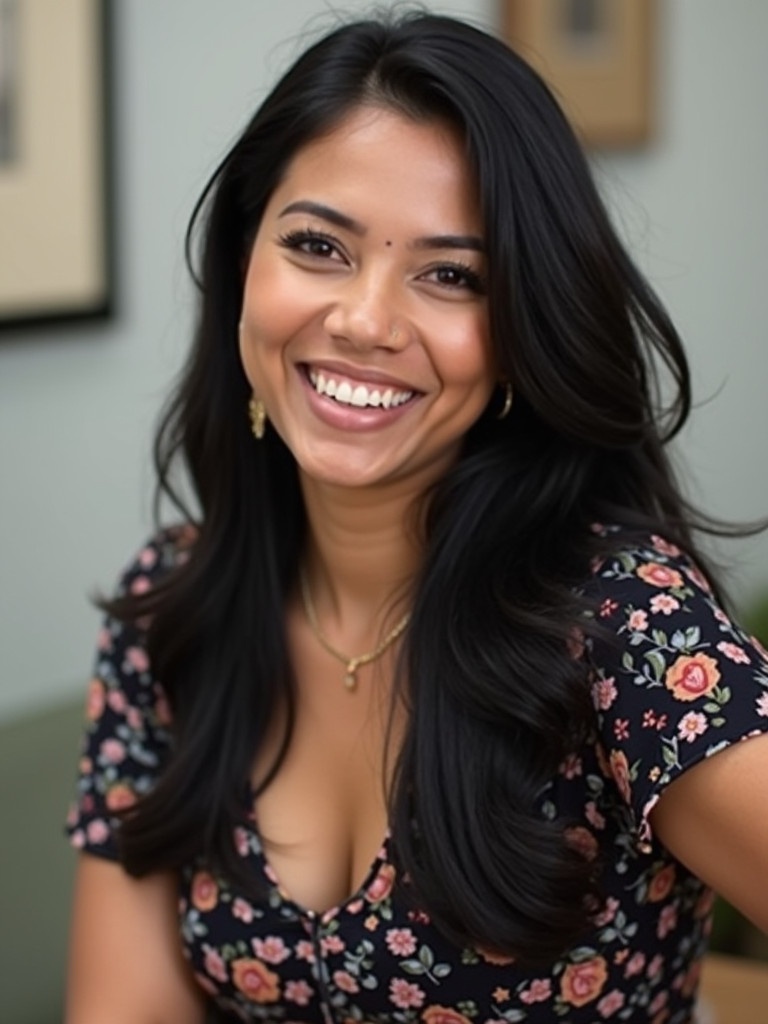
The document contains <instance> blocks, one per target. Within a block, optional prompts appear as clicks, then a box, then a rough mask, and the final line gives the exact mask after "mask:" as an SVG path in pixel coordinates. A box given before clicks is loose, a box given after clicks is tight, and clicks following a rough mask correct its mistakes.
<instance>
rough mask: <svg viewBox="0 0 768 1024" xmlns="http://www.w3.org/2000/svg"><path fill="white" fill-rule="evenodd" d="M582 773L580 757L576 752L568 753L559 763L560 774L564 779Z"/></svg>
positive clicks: (572, 777)
mask: <svg viewBox="0 0 768 1024" xmlns="http://www.w3.org/2000/svg"><path fill="white" fill-rule="evenodd" d="M581 773H582V764H581V758H580V757H579V756H578V754H569V755H568V756H567V757H566V759H565V760H564V761H563V762H562V764H561V765H560V774H561V775H564V776H565V777H566V779H575V778H576V777H577V776H579V775H581Z"/></svg>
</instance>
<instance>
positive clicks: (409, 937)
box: [386, 928, 416, 956]
mask: <svg viewBox="0 0 768 1024" xmlns="http://www.w3.org/2000/svg"><path fill="white" fill-rule="evenodd" d="M386 942H387V949H388V950H389V952H390V953H391V954H392V955H393V956H410V955H411V953H414V952H415V951H416V937H415V936H414V934H413V932H412V931H411V929H410V928H390V929H389V931H388V932H387V934H386Z"/></svg>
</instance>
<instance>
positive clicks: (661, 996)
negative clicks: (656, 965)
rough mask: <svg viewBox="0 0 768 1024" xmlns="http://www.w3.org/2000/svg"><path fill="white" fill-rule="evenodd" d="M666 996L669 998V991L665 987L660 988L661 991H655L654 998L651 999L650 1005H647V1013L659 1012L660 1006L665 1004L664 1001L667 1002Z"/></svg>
mask: <svg viewBox="0 0 768 1024" xmlns="http://www.w3.org/2000/svg"><path fill="white" fill-rule="evenodd" d="M668 998H669V993H668V992H667V991H666V990H665V989H664V990H662V991H661V992H657V993H656V998H655V999H654V1000H653V1002H652V1003H651V1005H650V1006H649V1007H648V1012H649V1013H653V1014H657V1013H658V1012H659V1010H661V1009H662V1007H663V1006H665V1005H666V1002H667V999H668Z"/></svg>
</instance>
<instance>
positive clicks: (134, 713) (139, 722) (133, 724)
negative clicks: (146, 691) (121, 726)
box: [125, 707, 144, 732]
mask: <svg viewBox="0 0 768 1024" xmlns="http://www.w3.org/2000/svg"><path fill="white" fill-rule="evenodd" d="M125 720H126V722H127V723H128V725H129V726H130V728H131V729H133V731H134V732H139V731H140V730H141V728H142V726H143V725H144V721H143V719H142V717H141V712H140V711H139V709H138V708H134V707H129V708H126V709H125Z"/></svg>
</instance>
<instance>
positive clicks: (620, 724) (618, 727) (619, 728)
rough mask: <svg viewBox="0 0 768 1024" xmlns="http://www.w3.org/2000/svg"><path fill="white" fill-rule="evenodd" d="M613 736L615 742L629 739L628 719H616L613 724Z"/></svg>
mask: <svg viewBox="0 0 768 1024" xmlns="http://www.w3.org/2000/svg"><path fill="white" fill-rule="evenodd" d="M613 735H614V736H615V737H616V739H617V740H628V739H629V719H628V718H617V719H616V721H615V722H614V723H613Z"/></svg>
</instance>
